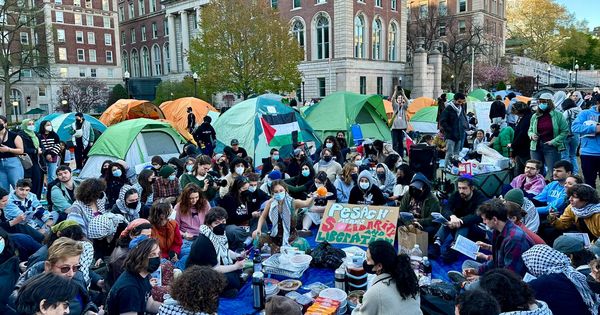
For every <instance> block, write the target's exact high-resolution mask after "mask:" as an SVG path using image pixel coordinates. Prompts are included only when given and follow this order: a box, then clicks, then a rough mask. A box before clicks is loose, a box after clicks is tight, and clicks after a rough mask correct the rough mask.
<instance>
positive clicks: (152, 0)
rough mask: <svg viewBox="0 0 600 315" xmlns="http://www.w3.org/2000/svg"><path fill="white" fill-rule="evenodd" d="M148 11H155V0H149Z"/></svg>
mask: <svg viewBox="0 0 600 315" xmlns="http://www.w3.org/2000/svg"><path fill="white" fill-rule="evenodd" d="M150 12H156V0H150Z"/></svg>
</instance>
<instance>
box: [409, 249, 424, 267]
mask: <svg viewBox="0 0 600 315" xmlns="http://www.w3.org/2000/svg"><path fill="white" fill-rule="evenodd" d="M409 256H410V262H411V265H412V267H413V269H415V270H418V269H419V267H420V265H421V262H422V261H423V252H422V251H421V248H419V245H418V244H415V247H413V249H411V250H410V254H409Z"/></svg>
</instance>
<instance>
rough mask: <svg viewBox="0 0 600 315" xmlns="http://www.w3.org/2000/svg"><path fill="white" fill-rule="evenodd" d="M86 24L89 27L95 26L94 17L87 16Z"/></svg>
mask: <svg viewBox="0 0 600 315" xmlns="http://www.w3.org/2000/svg"><path fill="white" fill-rule="evenodd" d="M85 23H86V25H87V26H94V16H93V15H86V16H85Z"/></svg>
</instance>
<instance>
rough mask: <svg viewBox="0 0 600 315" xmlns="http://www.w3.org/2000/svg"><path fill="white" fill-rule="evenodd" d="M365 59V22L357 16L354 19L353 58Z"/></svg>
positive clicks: (360, 16)
mask: <svg viewBox="0 0 600 315" xmlns="http://www.w3.org/2000/svg"><path fill="white" fill-rule="evenodd" d="M365 57H366V56H365V20H364V18H363V17H362V15H357V16H356V17H355V18H354V58H365Z"/></svg>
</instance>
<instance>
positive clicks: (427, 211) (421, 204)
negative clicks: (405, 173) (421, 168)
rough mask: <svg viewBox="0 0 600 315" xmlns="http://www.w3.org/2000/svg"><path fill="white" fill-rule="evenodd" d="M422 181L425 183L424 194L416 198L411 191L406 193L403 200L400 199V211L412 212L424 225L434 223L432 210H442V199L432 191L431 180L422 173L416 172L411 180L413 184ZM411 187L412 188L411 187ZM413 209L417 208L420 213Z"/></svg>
mask: <svg viewBox="0 0 600 315" xmlns="http://www.w3.org/2000/svg"><path fill="white" fill-rule="evenodd" d="M417 181H420V182H422V183H423V194H424V195H425V196H424V197H422V198H419V199H415V198H413V197H412V196H411V195H410V193H406V194H404V197H402V201H400V212H412V213H413V215H414V216H415V218H416V219H417V222H419V224H421V225H422V226H429V225H433V224H434V223H433V218H432V217H431V213H432V212H438V213H439V212H440V201H439V200H438V199H437V197H436V196H435V195H434V194H433V193H432V192H431V182H430V181H429V179H427V177H425V175H423V174H422V173H416V174H415V176H413V179H412V180H411V181H410V183H411V184H413V183H414V182H417ZM409 189H410V188H409ZM413 210H417V211H418V213H414V211H413Z"/></svg>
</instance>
